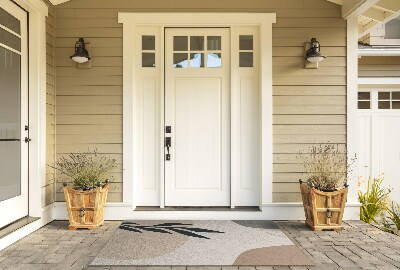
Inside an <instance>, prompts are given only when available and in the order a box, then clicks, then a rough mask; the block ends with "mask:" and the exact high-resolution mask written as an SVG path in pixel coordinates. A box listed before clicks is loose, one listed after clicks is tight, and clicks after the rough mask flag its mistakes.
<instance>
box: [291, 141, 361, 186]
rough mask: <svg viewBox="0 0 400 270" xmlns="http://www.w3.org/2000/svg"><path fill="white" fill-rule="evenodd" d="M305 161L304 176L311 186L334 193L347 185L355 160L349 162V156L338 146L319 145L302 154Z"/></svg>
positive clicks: (301, 156)
mask: <svg viewBox="0 0 400 270" xmlns="http://www.w3.org/2000/svg"><path fill="white" fill-rule="evenodd" d="M299 157H300V158H301V159H303V160H304V162H303V166H304V175H305V178H306V181H307V182H308V184H309V185H310V186H314V187H315V188H317V189H319V190H323V191H333V190H335V189H337V188H340V187H343V186H345V185H346V184H347V180H348V175H349V174H350V173H351V172H352V171H353V164H354V162H355V158H352V159H349V160H347V154H346V153H343V152H341V151H340V149H339V145H338V144H318V145H314V146H312V147H310V148H309V151H307V152H300V155H299Z"/></svg>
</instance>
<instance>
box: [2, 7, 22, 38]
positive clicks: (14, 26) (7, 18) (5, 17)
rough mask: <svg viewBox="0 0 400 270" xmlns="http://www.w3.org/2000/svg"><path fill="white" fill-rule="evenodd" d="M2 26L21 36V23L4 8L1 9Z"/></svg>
mask: <svg viewBox="0 0 400 270" xmlns="http://www.w3.org/2000/svg"><path fill="white" fill-rule="evenodd" d="M0 24H1V25H3V26H5V27H7V28H8V29H10V30H12V31H14V32H15V33H17V34H21V26H20V21H19V20H18V19H17V18H15V17H14V16H12V15H11V14H10V13H8V12H7V11H5V10H4V9H2V8H0Z"/></svg>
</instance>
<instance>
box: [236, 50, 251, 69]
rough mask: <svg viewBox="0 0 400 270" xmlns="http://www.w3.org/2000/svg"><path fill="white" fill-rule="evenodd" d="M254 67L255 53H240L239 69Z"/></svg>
mask: <svg viewBox="0 0 400 270" xmlns="http://www.w3.org/2000/svg"><path fill="white" fill-rule="evenodd" d="M252 66H253V53H252V52H240V53H239V67H252Z"/></svg>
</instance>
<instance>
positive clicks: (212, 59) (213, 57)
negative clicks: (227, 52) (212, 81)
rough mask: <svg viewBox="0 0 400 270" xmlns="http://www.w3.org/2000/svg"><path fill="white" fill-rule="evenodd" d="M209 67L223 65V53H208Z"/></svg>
mask: <svg viewBox="0 0 400 270" xmlns="http://www.w3.org/2000/svg"><path fill="white" fill-rule="evenodd" d="M207 67H210V68H218V67H222V60H221V53H208V54H207Z"/></svg>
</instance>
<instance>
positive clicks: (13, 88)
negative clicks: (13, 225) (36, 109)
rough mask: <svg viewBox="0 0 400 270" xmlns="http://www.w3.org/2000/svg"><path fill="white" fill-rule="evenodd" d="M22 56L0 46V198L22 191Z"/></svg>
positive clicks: (4, 198)
mask: <svg viewBox="0 0 400 270" xmlns="http://www.w3.org/2000/svg"><path fill="white" fill-rule="evenodd" d="M20 82H21V57H20V55H19V54H17V53H15V52H12V51H10V50H8V49H6V48H4V47H1V46H0V172H1V173H0V201H4V200H7V199H10V198H13V197H16V196H18V195H20V194H21V130H20V127H21V104H20V100H21V84H20Z"/></svg>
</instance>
